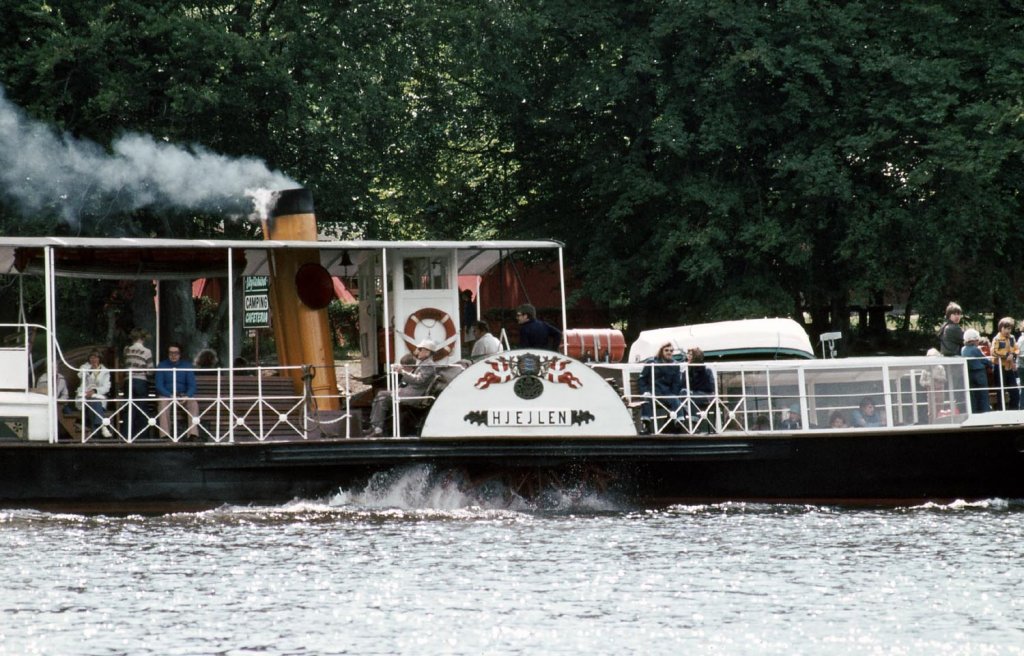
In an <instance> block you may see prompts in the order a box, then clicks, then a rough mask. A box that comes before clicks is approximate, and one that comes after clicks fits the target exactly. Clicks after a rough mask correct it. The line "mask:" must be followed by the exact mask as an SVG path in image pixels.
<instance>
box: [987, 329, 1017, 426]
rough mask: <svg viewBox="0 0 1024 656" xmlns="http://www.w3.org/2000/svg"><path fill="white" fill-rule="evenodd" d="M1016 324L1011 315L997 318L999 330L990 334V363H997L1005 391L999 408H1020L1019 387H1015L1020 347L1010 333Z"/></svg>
mask: <svg viewBox="0 0 1024 656" xmlns="http://www.w3.org/2000/svg"><path fill="white" fill-rule="evenodd" d="M1016 324H1017V322H1016V321H1014V320H1013V317H1003V318H1002V319H1000V320H999V326H998V327H999V332H997V333H996V334H995V335H993V336H992V363H993V364H997V365H999V369H998V371H1000V372H1001V380H1002V387H1003V389H1004V390H1005V391H1006V398H1002V399H1000V401H1001V402H1002V403H1003V404H1004V405H1003V406H1002V407H1001V408H1000V409H1001V410H1017V409H1019V408H1020V389H1018V387H1017V386H1018V382H1017V356H1019V355H1020V347H1019V346H1018V344H1017V340H1016V339H1014V337H1013V335H1012V334H1011V331H1012V330H1013V329H1014V327H1015V326H1016Z"/></svg>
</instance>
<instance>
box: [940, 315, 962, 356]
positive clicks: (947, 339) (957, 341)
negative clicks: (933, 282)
mask: <svg viewBox="0 0 1024 656" xmlns="http://www.w3.org/2000/svg"><path fill="white" fill-rule="evenodd" d="M963 316H964V311H963V310H961V309H960V306H959V305H957V304H956V303H953V302H950V304H949V305H947V306H946V322H945V323H944V324H942V328H940V329H939V350H940V351H941V352H942V355H946V356H950V357H952V356H956V355H960V345H961V344H963V341H964V329H963V328H961V327H960V320H961V319H962V318H963Z"/></svg>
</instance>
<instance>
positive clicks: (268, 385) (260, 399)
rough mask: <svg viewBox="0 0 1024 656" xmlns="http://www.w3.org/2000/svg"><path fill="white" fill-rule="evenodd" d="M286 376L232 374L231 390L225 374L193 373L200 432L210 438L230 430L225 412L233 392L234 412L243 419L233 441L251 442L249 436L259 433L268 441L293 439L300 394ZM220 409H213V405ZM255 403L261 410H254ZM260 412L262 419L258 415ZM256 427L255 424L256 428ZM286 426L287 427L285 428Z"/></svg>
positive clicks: (300, 418) (299, 421)
mask: <svg viewBox="0 0 1024 656" xmlns="http://www.w3.org/2000/svg"><path fill="white" fill-rule="evenodd" d="M296 387H297V386H296V385H295V384H294V383H293V382H292V379H291V378H289V377H287V376H252V375H245V376H243V375H236V376H235V378H234V389H233V390H232V388H231V381H230V379H229V378H228V376H227V375H221V376H220V377H219V378H218V376H217V375H216V374H202V373H197V374H196V400H197V401H198V402H199V414H200V422H199V423H200V427H201V431H200V432H205V433H206V434H210V435H224V434H226V433H227V432H228V430H229V429H230V427H231V424H232V419H231V416H230V415H229V413H228V410H229V408H230V407H231V403H230V401H231V396H230V393H231V392H232V391H233V392H234V399H235V402H234V413H235V415H236V416H240V417H243V416H244V417H245V421H246V426H237V425H236V426H235V430H234V433H235V439H236V440H247V439H255V437H253V435H252V433H250V431H252V432H253V433H262V434H263V435H264V436H266V437H271V438H296V437H299V433H298V432H297V431H298V430H301V429H302V425H303V412H302V407H301V405H300V404H301V400H302V391H301V390H296ZM218 402H219V403H220V408H219V412H218V408H215V407H213V406H215V405H216V404H217V403H218ZM257 403H259V404H261V405H262V408H257V407H255V406H256V404H257ZM296 406H299V407H296ZM260 411H262V417H261V416H260ZM282 414H284V415H287V416H288V422H287V423H281V422H279V420H280V415H282ZM257 424H259V425H257ZM289 424H290V425H289Z"/></svg>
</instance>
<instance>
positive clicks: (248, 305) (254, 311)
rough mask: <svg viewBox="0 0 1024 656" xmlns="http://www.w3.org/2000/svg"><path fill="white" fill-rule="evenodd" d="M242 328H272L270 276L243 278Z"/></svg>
mask: <svg viewBox="0 0 1024 656" xmlns="http://www.w3.org/2000/svg"><path fill="white" fill-rule="evenodd" d="M242 327H243V328H246V329H248V328H269V327H270V276H244V277H243V278H242Z"/></svg>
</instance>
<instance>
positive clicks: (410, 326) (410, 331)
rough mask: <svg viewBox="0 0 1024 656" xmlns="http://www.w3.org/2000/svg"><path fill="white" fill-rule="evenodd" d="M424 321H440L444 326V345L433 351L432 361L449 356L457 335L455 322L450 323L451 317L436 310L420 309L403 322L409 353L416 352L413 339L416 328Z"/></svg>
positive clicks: (415, 342)
mask: <svg viewBox="0 0 1024 656" xmlns="http://www.w3.org/2000/svg"><path fill="white" fill-rule="evenodd" d="M424 320H427V321H433V322H435V323H436V322H438V321H440V322H441V324H442V325H444V343H443V344H441V346H440V348H438V349H437V350H436V351H434V360H443V359H444V358H447V357H448V356H449V355H451V352H452V344H454V343H455V340H456V338H457V336H458V335H457V333H456V331H455V322H454V321H452V318H451V316H450V315H449V314H448V313H447V312H443V311H441V310H438V309H437V308H430V307H427V308H420V309H419V310H416V311H415V312H413V313H412V314H410V315H409V318H408V319H407V320H406V322H405V335H404V337H405V345H406V346H407V347H409V351H410V352H413V353H415V352H416V344H417V341H416V339H415V335H416V326H418V325H420V324H421V323H423V321H424Z"/></svg>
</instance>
